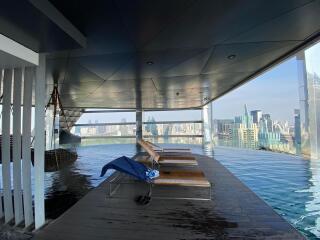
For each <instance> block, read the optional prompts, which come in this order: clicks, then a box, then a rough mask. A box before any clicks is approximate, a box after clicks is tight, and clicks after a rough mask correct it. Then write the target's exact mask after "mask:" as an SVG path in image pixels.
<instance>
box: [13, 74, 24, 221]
mask: <svg viewBox="0 0 320 240" xmlns="http://www.w3.org/2000/svg"><path fill="white" fill-rule="evenodd" d="M22 74H23V73H22V69H21V68H15V69H14V85H13V86H14V87H13V113H12V118H13V128H12V129H13V131H12V132H13V145H12V161H13V193H14V219H15V225H18V224H20V223H21V222H22V220H23V209H22V195H21V190H22V188H21V84H22V76H23V75H22Z"/></svg>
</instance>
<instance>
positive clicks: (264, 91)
mask: <svg viewBox="0 0 320 240" xmlns="http://www.w3.org/2000/svg"><path fill="white" fill-rule="evenodd" d="M244 104H247V107H248V110H249V111H250V110H262V111H263V112H264V113H270V114H271V117H272V119H273V120H281V121H284V120H288V121H289V122H291V123H292V122H293V111H294V109H295V108H299V92H298V79H297V66H296V61H295V58H291V59H289V60H287V61H286V62H283V63H282V64H280V65H278V66H276V67H275V68H273V69H271V70H269V71H268V72H266V73H264V74H262V75H261V76H259V77H257V78H255V79H253V80H252V81H250V82H248V83H246V84H244V85H242V86H241V87H239V88H237V89H235V90H234V91H232V92H229V93H228V94H226V95H224V96H222V97H221V98H219V99H217V100H216V101H214V102H213V115H214V116H213V118H218V119H221V118H233V117H234V116H237V115H242V114H243V112H244Z"/></svg>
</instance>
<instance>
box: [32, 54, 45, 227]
mask: <svg viewBox="0 0 320 240" xmlns="http://www.w3.org/2000/svg"><path fill="white" fill-rule="evenodd" d="M45 69H46V60H45V55H43V54H42V55H40V56H39V66H38V67H37V69H36V84H35V122H36V127H35V142H34V176H35V191H34V206H35V228H36V229H38V228H40V227H41V226H42V225H43V224H44V223H45V212H44V211H45V209H44V151H45V99H46V98H45V97H46V96H45V94H46V88H45V87H46V81H45V77H46V76H45Z"/></svg>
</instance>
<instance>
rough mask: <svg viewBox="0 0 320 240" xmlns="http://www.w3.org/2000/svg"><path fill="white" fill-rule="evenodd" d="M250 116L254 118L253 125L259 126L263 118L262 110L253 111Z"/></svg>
mask: <svg viewBox="0 0 320 240" xmlns="http://www.w3.org/2000/svg"><path fill="white" fill-rule="evenodd" d="M250 115H251V116H252V120H253V123H255V124H259V123H260V120H261V118H262V111H261V110H253V111H251V112H250Z"/></svg>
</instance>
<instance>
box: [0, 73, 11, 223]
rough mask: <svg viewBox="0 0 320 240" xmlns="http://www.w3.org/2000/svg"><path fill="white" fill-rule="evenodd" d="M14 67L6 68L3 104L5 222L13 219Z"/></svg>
mask: <svg viewBox="0 0 320 240" xmlns="http://www.w3.org/2000/svg"><path fill="white" fill-rule="evenodd" d="M12 77H13V74H12V69H5V70H4V78H3V104H2V146H1V147H2V179H3V181H2V182H3V195H4V218H5V222H6V223H7V222H9V221H11V220H12V219H13V209H12V194H11V173H10V114H11V87H12Z"/></svg>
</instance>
